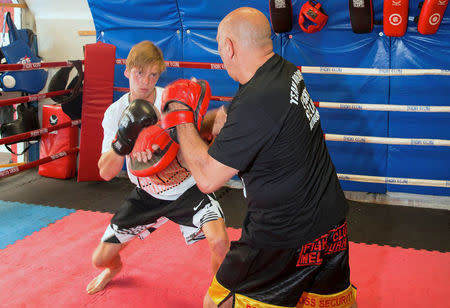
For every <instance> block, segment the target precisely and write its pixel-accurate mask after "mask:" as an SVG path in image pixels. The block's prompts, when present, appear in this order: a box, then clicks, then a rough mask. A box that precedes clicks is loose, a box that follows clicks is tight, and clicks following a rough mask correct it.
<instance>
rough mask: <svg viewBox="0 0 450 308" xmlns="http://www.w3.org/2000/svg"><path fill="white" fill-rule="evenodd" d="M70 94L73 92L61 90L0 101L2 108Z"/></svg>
mask: <svg viewBox="0 0 450 308" xmlns="http://www.w3.org/2000/svg"><path fill="white" fill-rule="evenodd" d="M70 92H72V90H71V89H67V90H59V91H53V92H48V93H40V94H33V95H28V96H21V97H16V98H8V99H4V100H0V106H8V105H14V104H20V103H26V102H32V101H37V100H39V99H43V98H49V97H53V96H59V95H64V94H69V93H70Z"/></svg>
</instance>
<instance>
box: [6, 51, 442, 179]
mask: <svg viewBox="0 0 450 308" xmlns="http://www.w3.org/2000/svg"><path fill="white" fill-rule="evenodd" d="M104 50H107V54H108V56H109V57H103V55H102V52H103V51H104ZM112 51H114V47H113V46H108V44H103V43H97V44H92V45H91V46H90V47H89V48H88V50H87V51H86V61H85V62H87V63H92V62H94V61H96V63H95V64H93V70H92V71H88V72H85V80H86V81H85V84H84V92H85V93H88V94H87V95H91V96H93V98H92V99H84V105H85V106H86V105H87V106H88V107H83V108H84V109H83V110H85V109H86V110H88V108H92V106H93V103H92V102H93V101H94V102H96V103H97V104H98V102H99V101H100V103H101V104H102V105H103V108H104V109H105V110H106V108H107V107H108V106H109V103H111V102H112V91H113V90H114V91H119V92H126V91H128V89H127V88H124V87H111V78H107V79H105V80H102V79H97V80H95V81H94V85H91V83H90V79H91V78H95V77H98V75H102V74H103V73H104V69H105V67H107V69H108V70H109V71H114V64H117V65H124V64H125V59H115V58H114V60H113V62H111V60H112V57H111V56H112V55H113V54H114V55H115V53H113V52H112ZM90 54H92V58H93V59H96V60H91V58H90V57H89V55H90ZM99 58H102V60H103V61H102V62H100V63H98V60H99ZM108 60H109V63H108ZM71 65H72V64H71V62H69V61H67V62H52V63H26V64H1V65H0V71H3V72H5V71H20V70H24V71H26V70H36V69H46V68H55V67H68V66H71ZM85 65H86V63H85ZM166 65H167V67H169V68H194V69H210V70H224V67H223V64H222V63H207V62H184V61H166ZM298 68H299V70H300V71H301V72H302V73H303V74H333V75H364V76H385V77H390V76H423V75H436V76H450V71H449V70H440V69H376V68H349V67H320V66H298ZM89 72H90V73H89ZM444 78H445V77H444ZM210 82H211V83H214V82H213V81H210ZM95 85H97V86H98V88H99V89H101V91H96V88H95V87H93V86H95ZM95 92H100V95H99V94H98V93H95ZM69 93H71V90H70V89H66V90H60V91H53V92H49V93H42V94H35V95H30V96H24V97H19V98H14V99H7V100H3V101H0V106H6V105H13V104H20V103H24V102H30V101H36V100H39V99H43V98H51V97H54V96H59V95H64V94H69ZM213 94H214V93H213ZM105 95H106V97H104V96H105ZM110 97H111V101H109V99H110ZM211 99H212V100H214V101H218V102H229V101H231V99H232V98H231V97H226V96H216V95H212V97H211ZM314 104H315V106H316V107H318V108H319V110H320V109H322V108H330V109H342V110H365V111H389V112H415V113H450V106H419V105H388V104H364V103H346V102H322V101H314ZM105 107H106V108H105ZM95 108H98V106H96V107H94V109H95ZM102 115H103V113H101V112H100V113H97V114H94V115H92V114H91V115H90V117H91V118H92V117H94V118H95V120H94V121H92V122H95V121H97V123H91V126H89V127H88V128H87V129H84V131H83V126H82V128H81V136H82V139H83V136H86V138H87V139H88V140H89V143H90V144H91V143H92V140H93V137H94V140H96V141H97V142H98V143H101V138H99V137H100V136H99V134H96V135H95V136H91V134H92V132H93V131H97V129H101V126H99V124H100V122H101V118H102ZM80 124H81V120H78V121H72V122H68V123H64V124H58V125H56V126H54V127H51V128H43V129H39V130H35V131H31V132H26V133H22V134H19V135H15V136H9V137H6V138H2V139H0V145H1V144H8V143H13V142H17V141H19V140H24V139H27V138H29V137H36V136H41V135H44V134H48V133H50V132H52V131H55V130H58V129H63V128H66V127H69V126H77V125H80ZM90 130H92V131H90ZM324 136H325V140H327V141H331V142H351V143H367V144H385V145H413V146H423V147H448V146H450V140H442V139H422V138H393V137H377V136H360V135H341V134H329V133H326V132H325V134H324ZM82 143H83V142H82ZM84 144H85V145H86V147H89V150H92V148H94V150H95V149H96V150H97V153H96V154H92V153H89V156H88V160H89V161H87V162H85V163H86V165H87V166H89V167H86V168H92V167H94V168H95V166H96V160H94V161H92V159H90V158H93V157H99V155H100V153H99V152H98V149H99V148H98V146H97V147H96V146H93V145H89V146H88V145H87V143H86V142H85V143H84ZM78 151H80V152H86V151H83V147H80V149H76V148H72V149H68V150H67V151H66V152H60V153H55V154H54V155H52V156H49V157H45V158H41V159H39V160H38V161H35V162H30V163H28V164H24V165H21V166H14V167H13V168H11V169H7V170H4V171H1V172H0V178H2V177H4V176H9V175H12V174H16V173H18V172H20V171H21V170H26V169H29V168H33V167H35V166H38V165H41V164H45V163H48V162H51V161H53V160H55V159H58V158H60V157H64V156H66V155H72V154H75V153H76V152H78ZM93 155H94V156H93ZM81 168H83V166H81ZM443 168H445V166H443ZM79 171H80V170H79ZM338 177H339V179H340V180H342V181H356V182H368V183H388V184H396V185H417V186H433V187H444V188H448V187H450V179H446V180H437V179H420V178H402V177H384V176H371V175H364V174H343V173H338ZM84 180H99V178H98V175H87V178H85V179H84Z"/></svg>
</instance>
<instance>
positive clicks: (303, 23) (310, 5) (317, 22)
mask: <svg viewBox="0 0 450 308" xmlns="http://www.w3.org/2000/svg"><path fill="white" fill-rule="evenodd" d="M327 20H328V15H327V14H326V13H325V11H324V10H323V8H322V5H321V4H320V3H319V2H317V1H315V0H308V1H307V2H306V3H305V4H303V6H302V8H301V9H300V14H299V15H298V25H299V26H300V28H302V30H303V31H304V32H306V33H314V32H317V31H320V30H322V28H323V27H324V26H325V24H326V23H327Z"/></svg>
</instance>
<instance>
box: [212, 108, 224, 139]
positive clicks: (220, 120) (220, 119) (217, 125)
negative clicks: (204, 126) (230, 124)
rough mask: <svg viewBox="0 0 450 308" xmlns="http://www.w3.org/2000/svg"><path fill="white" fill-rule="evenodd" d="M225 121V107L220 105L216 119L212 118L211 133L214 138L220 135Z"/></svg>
mask: <svg viewBox="0 0 450 308" xmlns="http://www.w3.org/2000/svg"><path fill="white" fill-rule="evenodd" d="M226 121H227V111H226V110H225V106H224V105H222V106H220V108H219V110H217V113H216V117H215V118H214V124H213V128H212V132H211V133H212V135H213V136H214V137H215V136H217V135H218V134H219V133H220V131H221V130H222V127H223V126H224V125H225V122H226Z"/></svg>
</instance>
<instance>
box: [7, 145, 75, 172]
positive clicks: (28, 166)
mask: <svg viewBox="0 0 450 308" xmlns="http://www.w3.org/2000/svg"><path fill="white" fill-rule="evenodd" d="M79 151H80V149H79V148H71V149H68V150H66V151H62V152H59V153H56V154H53V155H50V156H47V157H44V158H41V159H38V160H35V161H32V162H30V163H27V164H23V165H20V166H15V167H11V168H9V169H6V170H3V171H0V179H1V178H4V177H7V176H10V175H13V174H16V173H19V172H21V171H23V170H27V169H31V168H33V167H36V166H39V165H43V164H46V163H48V162H51V161H53V160H56V159H59V158H62V157H64V156H68V155H70V154H74V153H77V152H79Z"/></svg>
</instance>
